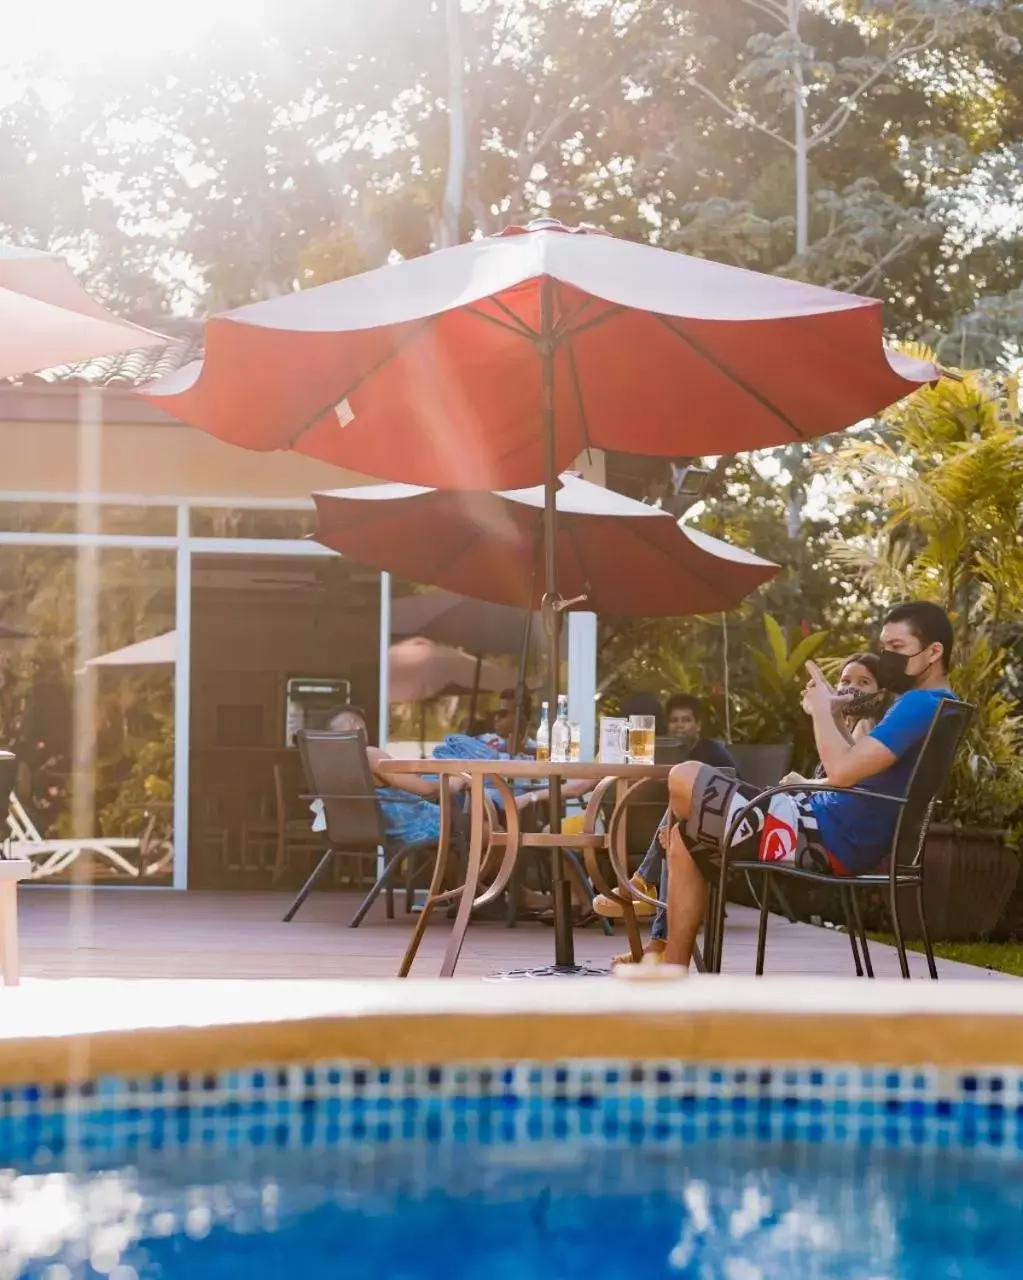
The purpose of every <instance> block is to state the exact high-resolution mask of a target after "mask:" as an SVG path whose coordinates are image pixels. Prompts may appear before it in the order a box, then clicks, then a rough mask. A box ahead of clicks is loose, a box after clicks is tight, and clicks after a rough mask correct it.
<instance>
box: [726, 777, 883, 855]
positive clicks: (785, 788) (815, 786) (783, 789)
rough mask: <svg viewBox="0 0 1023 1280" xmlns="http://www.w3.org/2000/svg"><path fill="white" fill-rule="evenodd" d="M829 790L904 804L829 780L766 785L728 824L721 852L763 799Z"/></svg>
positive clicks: (730, 843)
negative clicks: (773, 785)
mask: <svg viewBox="0 0 1023 1280" xmlns="http://www.w3.org/2000/svg"><path fill="white" fill-rule="evenodd" d="M800 791H801V792H803V793H805V792H807V791H813V792H817V793H820V792H831V793H832V794H834V795H849V796H853V795H855V796H863V797H864V799H866V800H887V801H888V802H889V803H890V804H898V805H904V804H905V803H906V797H905V796H889V795H886V794H884V792H881V791H862V790H860V788H859V787H836V786H834V785H833V784H832V783H830V782H785V783H779V784H778V785H777V786H776V787H768V788H767V790H766V791H761V792H760V794H759V795H756V796H754V797H753V799H752V800H750V801H748V802H747V803H746V804H744V805H743V807H742V808H741V809H740V810H739V811H738V813H737V814H736V815H735V817H734V818H733V819H732V821H731V823H730V824H729V827H728V830H727V831H726V832H725V838H724V840H723V841H722V844H721V852H722V854H723V855H724V854H726V853H727V850H729V849H730V848H731V847H732V840H733V838H734V836H735V833H736V831H738V829H739V827H740V826H741V825H742V823H743V821H744V820H745V818H746V815H747V813H749V812H750V810H751V809H755V808H756V807H757V805H759V804H760V803H761V802H762V801H764V800H769V799H770V798H771V796H779V795H788V794H790V793H792V792H800Z"/></svg>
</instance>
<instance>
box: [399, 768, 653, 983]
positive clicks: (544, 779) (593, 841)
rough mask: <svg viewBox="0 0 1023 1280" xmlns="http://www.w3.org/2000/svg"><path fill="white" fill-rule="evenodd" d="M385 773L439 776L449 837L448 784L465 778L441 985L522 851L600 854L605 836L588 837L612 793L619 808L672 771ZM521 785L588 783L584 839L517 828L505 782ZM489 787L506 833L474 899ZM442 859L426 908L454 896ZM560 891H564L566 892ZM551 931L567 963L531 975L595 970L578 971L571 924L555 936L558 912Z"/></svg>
mask: <svg viewBox="0 0 1023 1280" xmlns="http://www.w3.org/2000/svg"><path fill="white" fill-rule="evenodd" d="M385 769H386V772H387V774H388V775H398V774H402V773H409V774H417V775H428V776H430V777H437V776H439V778H440V784H441V785H440V806H441V830H442V831H449V830H450V805H451V791H450V787H449V784H448V779H450V778H452V777H457V776H463V777H467V778H468V780H469V787H468V792H469V824H470V831H469V859H468V866H467V869H466V877H465V884H464V887H463V888H462V890H461V892H460V893H459V895H458V910H457V913H456V916H455V927H454V930H453V932H452V935H451V941H450V942H449V943H448V948H447V951H446V952H445V955H444V961H443V964H442V965H441V971H440V976H441V977H442V978H450V977H451V976H452V975H453V973H454V971H455V966H456V965H457V963H458V957H459V954H460V953H461V950H462V943H463V941H464V939H465V931H466V929H467V928H468V927H469V919H470V917H471V915H472V911H473V908H474V907H480V906H485V905H486V904H487V903H489V902H493V901H494V900H495V899H496V898H498V897H500V895H501V894H502V893H503V892H504V891H505V889H506V888H507V887H508V884H509V882H510V880H511V877H512V873H513V871H514V869H515V863H516V860H517V859H518V855H519V851H520V850H522V849H549V850H551V851H552V852H554V853H556V851H557V850H559V849H571V850H573V851H579V852H582V851H585V850H586V849H603V848H604V847H605V837H604V836H603V835H599V834H597V833H595V832H594V830H593V824H594V819H595V817H596V813H597V811H598V809H599V807H600V803H601V802H602V801H603V800H604V799H606V798H608V796H609V794H610V793H612V792H613V804H614V805H615V807H617V806H618V805H620V804H622V803H623V801H624V800H625V798H626V794H627V792H628V790H629V787H630V784H633V783H636V782H641V781H655V782H666V781H667V779H668V774H669V773H670V772H671V766H670V765H666V764H602V763H598V762H595V761H582V760H576V761H571V762H569V763H567V764H553V763H551V761H549V760H388V761H387V763H386V766H385ZM523 778H524V779H528V780H530V781H535V782H537V783H538V784H540V785H541V786H542V785H543V784H545V783H549V782H550V780H551V779H552V778H559V779H560V780H561V781H562V782H583V781H585V782H592V783H593V785H594V793H593V795H592V796H591V799H590V803H589V808H588V810H587V817H588V821H587V822H586V823H585V824H584V830H583V831H582V832H561V833H557V834H553V833H551V832H524V831H522V830H521V827H520V823H519V812H518V809H517V808H516V806H515V797H514V794H513V792H512V789H511V787H510V786H509V785H508V784H509V782H510V781H513V780H518V779H523ZM487 787H490V788H491V789H493V790H494V791H496V792H497V794H498V795H499V796H500V797H501V801H502V803H503V805H504V813H505V829H504V830H503V831H495V830H492V831H491V836H490V842H489V846H487V847H488V848H498V849H500V848H503V849H504V857H503V859H502V862H501V866H500V869H499V871H498V873H497V875H496V877H495V878H494V880H493V882H492V883H491V884H490V885H488V886H487V887H486V888H485V889H484V890H483V892H482V893H479V892H478V890H479V880H480V871H481V868H482V866H483V856H484V852H485V841H484V828H485V825H486V824H485V821H484V820H485V817H486V814H487V805H488V802H487V799H486V788H487ZM446 859H447V849H446V847H445V843H444V842H442V846H441V851H440V853H439V855H438V859H437V863H436V865H435V868H434V875H433V880H432V882H431V884H430V892H429V897H428V900H427V906H428V907H430V906H432V905H433V900H434V899H437V900H438V901H439V900H440V899H442V898H444V897H447V896H451V895H445V894H443V893H442V892H441V890H442V886H443V877H444V870H445V864H446ZM559 862H560V859H559ZM555 874H562V875H563V874H564V873H563V872H561V871H560V868H559V867H557V866H556V868H555ZM565 891H566V892H567V886H566V889H565ZM429 914H430V912H429V910H428V909H424V910H423V911H422V912H421V914H420V918H419V921H418V923H417V925H416V931H415V933H414V935H413V938H412V942H411V943H410V944H409V949H408V951H407V952H406V955H405V960H404V962H403V964H402V969H401V973H402V976H404V975H405V974H406V973H407V972H408V969H409V968H410V967H411V963H412V960H413V959H414V957H415V953H416V950H417V949H418V946H419V941H420V939H421V938H422V934H423V931H424V930H425V928H426V923H427V920H428V918H429ZM554 927H555V955H556V957H558V956H560V957H567V963H566V962H565V960H562V962H561V963H555V964H554V965H553V966H551V967H550V968H549V969H544V970H535V971H532V972H533V973H536V974H541V973H542V974H543V975H544V976H547V975H551V976H569V975H574V974H588V973H593V972H594V971H593V970H587V969H586V968H585V967H580V966H578V965H576V964H575V956H574V950H573V945H572V931H571V925H570V924H569V927H568V934H567V937H565V936H560V937H559V936H558V931H559V930H560V929H563V928H564V924H563V922H562V921H560V920H559V919H558V913H557V912H555V916H554Z"/></svg>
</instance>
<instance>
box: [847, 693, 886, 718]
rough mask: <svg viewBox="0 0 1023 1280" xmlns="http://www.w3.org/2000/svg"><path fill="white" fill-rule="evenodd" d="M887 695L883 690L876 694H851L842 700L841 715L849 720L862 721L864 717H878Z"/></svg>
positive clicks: (883, 708) (882, 709) (883, 707)
mask: <svg viewBox="0 0 1023 1280" xmlns="http://www.w3.org/2000/svg"><path fill="white" fill-rule="evenodd" d="M887 699H888V694H887V693H886V691H885V690H884V689H878V690H877V692H876V693H865V692H860V693H852V694H849V695H848V696H844V697H843V698H842V715H844V716H846V717H847V718H848V719H850V720H862V719H863V718H864V717H866V716H875V715H880V714H881V712H882V711H884V710H885V706H886V703H887Z"/></svg>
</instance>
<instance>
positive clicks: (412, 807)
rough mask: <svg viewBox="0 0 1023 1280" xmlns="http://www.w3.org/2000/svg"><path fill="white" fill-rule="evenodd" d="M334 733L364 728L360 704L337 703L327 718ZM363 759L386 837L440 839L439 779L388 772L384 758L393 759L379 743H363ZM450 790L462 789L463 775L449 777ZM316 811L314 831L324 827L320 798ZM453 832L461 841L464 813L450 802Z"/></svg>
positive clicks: (406, 840) (314, 806)
mask: <svg viewBox="0 0 1023 1280" xmlns="http://www.w3.org/2000/svg"><path fill="white" fill-rule="evenodd" d="M330 728H331V729H332V730H333V731H334V732H335V733H362V735H363V737H366V736H367V732H366V713H365V712H364V711H363V710H362V708H361V707H353V706H346V707H339V708H338V710H337V711H336V712H335V713H334V715H333V716H332V717H331V719H330ZM366 759H367V760H368V761H369V767H370V772H371V773H372V774H373V782H374V785H375V787H376V793H377V799H378V800H379V802H380V812H381V814H382V815H383V819H384V827H385V829H386V831H387V835H388V837H389V838H390V839H391V840H393V841H394V842H395V843H396V844H399V845H412V844H425V843H427V842H434V841H437V840H439V839H440V803H439V801H440V782H439V781H437V780H434V779H431V778H420V777H417V776H416V775H415V774H411V773H396V774H392V775H390V776H389V775H388V773H387V761H388V760H393V759H394V757H393V756H389V755H388V754H387V752H386V751H382V750H381V749H380V747H371V746H369V745H367V747H366ZM449 786H450V788H451V792H452V794H457V793H458V792H459V791H463V790H464V789H465V779H464V778H461V777H455V778H451V779H450V780H449ZM310 807H311V808H312V810H313V812H314V813H315V815H316V818H315V821H314V822H313V830H314V831H322V830H323V829H324V825H325V824H324V818H323V802H322V801H321V800H318V799H317V800H314V801H313V803H312V805H311V806H310ZM451 825H452V836H453V837H454V838H455V839H456V840H459V841H461V840H462V839H464V836H465V828H466V824H465V815H464V812H463V811H462V809H461V808H460V806H458V805H452V806H451Z"/></svg>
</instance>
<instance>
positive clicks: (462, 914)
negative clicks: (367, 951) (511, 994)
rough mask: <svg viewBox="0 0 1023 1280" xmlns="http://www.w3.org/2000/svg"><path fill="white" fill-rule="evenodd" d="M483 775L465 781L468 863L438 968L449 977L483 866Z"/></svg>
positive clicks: (453, 970) (460, 946)
mask: <svg viewBox="0 0 1023 1280" xmlns="http://www.w3.org/2000/svg"><path fill="white" fill-rule="evenodd" d="M484 812H485V811H484V807H483V774H482V773H479V772H475V773H473V775H472V779H471V781H470V783H469V865H468V866H467V867H466V869H465V884H464V886H463V888H462V896H461V898H460V899H459V901H458V911H457V913H456V915H455V927H454V929H453V930H452V933H451V941H450V942H449V943H448V948H447V950H446V951H445V952H444V961H443V963H442V964H441V967H440V976H441V977H442V978H450V977H452V976H453V975H454V972H455V966H456V965H457V964H458V957H459V955H461V952H462V943H463V942H464V941H465V931H466V929H468V927H469V920H470V918H471V917H472V909H473V905H474V903H475V900H476V890H477V888H478V887H479V879H480V868H481V866H482V865H483V818H484Z"/></svg>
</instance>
